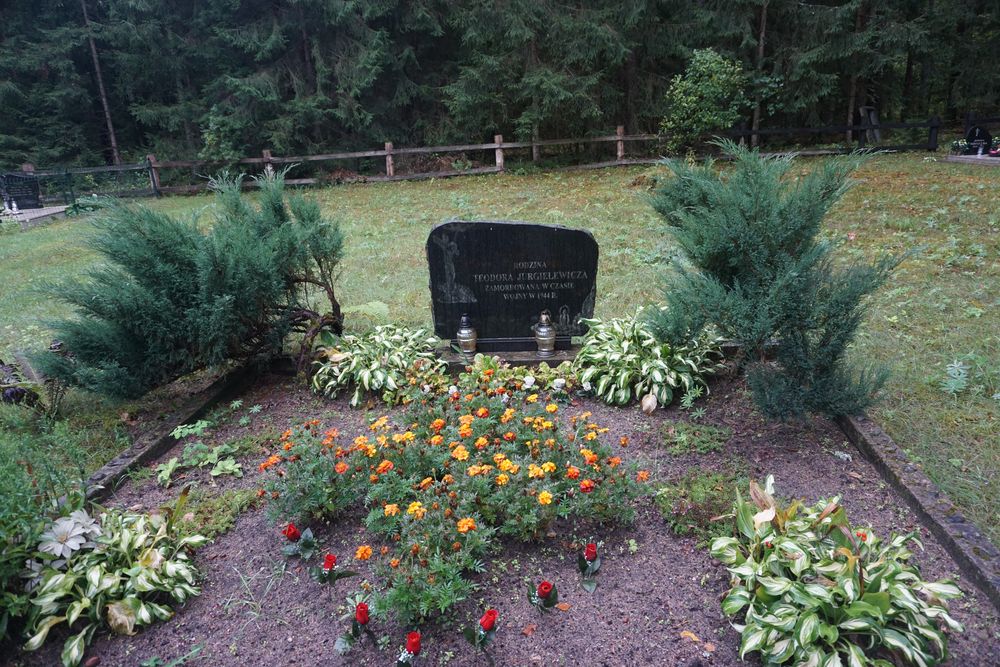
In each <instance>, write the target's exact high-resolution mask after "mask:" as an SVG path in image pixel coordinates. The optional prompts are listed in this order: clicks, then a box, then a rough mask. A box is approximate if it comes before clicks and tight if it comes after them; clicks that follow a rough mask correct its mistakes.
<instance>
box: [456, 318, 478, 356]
mask: <svg viewBox="0 0 1000 667" xmlns="http://www.w3.org/2000/svg"><path fill="white" fill-rule="evenodd" d="M455 340H457V341H458V348H459V349H460V350H462V354H465V355H470V354H474V353H475V352H476V330H475V329H473V328H472V320H471V319H469V315H468V314H466V313H463V314H462V319H461V320H460V321H459V323H458V332H457V333H456V334H455Z"/></svg>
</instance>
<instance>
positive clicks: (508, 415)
mask: <svg viewBox="0 0 1000 667" xmlns="http://www.w3.org/2000/svg"><path fill="white" fill-rule="evenodd" d="M516 414H517V410H515V409H514V408H507V409H506V410H504V411H503V416H501V417H500V423H502V424H506V423H507V422H509V421H510V420H511V419H513V418H514V415H516Z"/></svg>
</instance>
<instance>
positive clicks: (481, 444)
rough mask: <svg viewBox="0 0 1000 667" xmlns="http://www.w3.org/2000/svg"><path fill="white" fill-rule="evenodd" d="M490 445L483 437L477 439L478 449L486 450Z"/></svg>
mask: <svg viewBox="0 0 1000 667" xmlns="http://www.w3.org/2000/svg"><path fill="white" fill-rule="evenodd" d="M488 444H490V441H489V440H487V439H486V438H484V437H483V436H479V437H478V438H476V449H485V448H486V446H487V445H488Z"/></svg>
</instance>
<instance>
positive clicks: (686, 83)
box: [660, 49, 747, 153]
mask: <svg viewBox="0 0 1000 667" xmlns="http://www.w3.org/2000/svg"><path fill="white" fill-rule="evenodd" d="M745 86H746V77H745V76H744V74H743V68H742V67H741V65H740V64H739V63H738V62H736V61H734V60H730V59H728V58H726V57H724V56H721V55H719V54H718V53H716V52H715V51H713V50H712V49H696V50H695V52H694V55H693V56H692V58H691V62H690V63H688V66H687V68H686V69H685V70H684V73H683V74H678V75H677V76H675V77H674V78H673V79H672V80H671V82H670V87H669V88H668V89H667V94H666V97H665V98H664V102H665V103H666V107H667V113H666V115H665V116H664V117H663V120H662V121H661V122H660V133H661V134H662V135H663V137H664V143H665V145H666V148H667V150H668V151H670V152H671V153H676V152H678V151H680V150H683V149H684V148H689V147H693V146H695V145H696V144H697V142H698V141H701V140H704V139H705V138H706V137H707V136H708V135H709V134H710V133H713V132H715V133H718V132H724V131H727V130H729V129H730V128H732V127H733V125H735V124H736V121H738V120H739V119H740V112H741V110H742V109H743V108H744V107H745V106H746V104H747V101H746V98H745V97H744V95H743V88H744V87H745Z"/></svg>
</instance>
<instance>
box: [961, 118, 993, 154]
mask: <svg viewBox="0 0 1000 667" xmlns="http://www.w3.org/2000/svg"><path fill="white" fill-rule="evenodd" d="M965 143H966V146H965V154H966V155H989V153H990V148H991V147H992V146H993V137H991V136H990V133H989V132H987V131H986V130H984V129H983V128H981V127H979V126H978V125H974V126H972V127H970V128H969V133H968V134H967V135H965Z"/></svg>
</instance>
